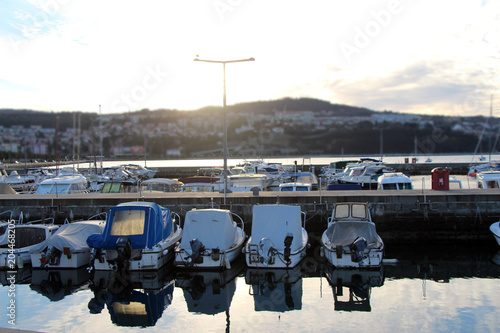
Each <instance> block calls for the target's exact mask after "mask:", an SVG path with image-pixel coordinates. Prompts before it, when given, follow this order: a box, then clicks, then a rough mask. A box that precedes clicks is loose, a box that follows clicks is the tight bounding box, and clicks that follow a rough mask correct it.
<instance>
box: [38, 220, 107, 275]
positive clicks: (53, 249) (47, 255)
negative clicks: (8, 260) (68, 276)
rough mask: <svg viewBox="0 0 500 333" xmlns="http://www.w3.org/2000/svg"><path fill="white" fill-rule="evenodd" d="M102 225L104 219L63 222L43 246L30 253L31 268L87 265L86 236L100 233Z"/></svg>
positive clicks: (88, 256) (88, 254)
mask: <svg viewBox="0 0 500 333" xmlns="http://www.w3.org/2000/svg"><path fill="white" fill-rule="evenodd" d="M104 225H105V220H88V221H78V222H72V223H66V224H63V225H62V226H60V227H59V229H58V230H57V231H56V233H55V234H54V235H53V236H52V237H51V238H50V239H49V240H48V241H47V243H46V247H45V248H43V249H41V250H37V251H33V252H32V253H31V255H30V257H31V267H32V268H33V269H36V268H43V269H61V268H73V269H75V268H80V267H83V266H86V265H88V264H89V261H90V247H89V246H88V245H87V238H88V236H90V235H92V234H101V233H102V231H103V230H104Z"/></svg>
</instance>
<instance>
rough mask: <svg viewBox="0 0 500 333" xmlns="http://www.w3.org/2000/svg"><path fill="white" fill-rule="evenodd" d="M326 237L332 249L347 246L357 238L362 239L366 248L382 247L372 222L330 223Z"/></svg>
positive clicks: (380, 239)
mask: <svg viewBox="0 0 500 333" xmlns="http://www.w3.org/2000/svg"><path fill="white" fill-rule="evenodd" d="M326 236H327V237H328V239H329V240H330V242H331V243H332V245H333V247H335V246H337V245H342V246H349V245H351V244H352V242H354V240H355V239H356V238H357V237H364V238H365V239H366V241H367V243H368V248H379V247H381V246H382V245H383V242H382V238H380V236H379V235H378V234H377V231H376V229H375V223H373V222H360V221H357V222H349V221H342V222H336V223H332V224H331V225H330V227H328V229H327V230H326Z"/></svg>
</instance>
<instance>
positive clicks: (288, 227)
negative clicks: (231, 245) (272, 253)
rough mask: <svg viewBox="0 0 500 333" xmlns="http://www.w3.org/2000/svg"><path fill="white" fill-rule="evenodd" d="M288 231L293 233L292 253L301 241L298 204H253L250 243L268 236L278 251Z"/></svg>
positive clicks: (300, 216)
mask: <svg viewBox="0 0 500 333" xmlns="http://www.w3.org/2000/svg"><path fill="white" fill-rule="evenodd" d="M288 233H291V234H292V235H293V240H292V245H291V247H290V249H291V251H292V253H293V252H296V251H297V250H300V249H301V248H302V246H303V242H302V214H301V211H300V207H299V206H287V205H255V206H253V218H252V243H254V244H258V243H259V241H260V240H261V239H262V238H269V239H270V240H271V242H272V243H273V245H274V248H275V249H276V250H278V251H283V250H284V248H285V245H284V241H285V237H286V235H287V234H288Z"/></svg>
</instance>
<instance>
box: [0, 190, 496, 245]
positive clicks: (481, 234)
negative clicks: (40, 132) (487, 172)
mask: <svg viewBox="0 0 500 333" xmlns="http://www.w3.org/2000/svg"><path fill="white" fill-rule="evenodd" d="M136 200H141V201H150V202H156V203H158V204H160V205H162V206H165V207H168V208H170V209H171V210H172V211H173V212H176V213H178V214H179V215H180V216H181V218H183V217H184V215H185V213H186V212H187V211H189V210H191V209H193V208H210V207H215V208H227V209H230V210H231V211H233V212H234V213H236V214H238V215H240V216H241V217H242V218H243V219H244V221H245V222H246V224H245V229H247V230H246V231H247V232H248V233H250V230H251V229H250V226H251V219H252V206H253V205H259V204H276V203H280V204H287V205H300V206H301V208H302V210H303V211H304V212H306V214H307V215H306V219H307V222H306V229H307V230H308V231H309V232H310V233H311V234H313V235H314V236H313V237H317V236H318V235H320V234H321V232H322V231H323V230H325V229H326V226H327V218H328V217H329V216H330V215H331V213H332V208H333V204H334V203H335V202H345V201H356V202H368V203H369V204H370V207H371V213H372V218H373V221H374V222H375V223H376V225H377V230H378V232H379V233H380V235H381V236H382V238H383V239H384V240H393V241H397V240H401V241H406V240H479V239H485V240H487V241H494V240H493V236H492V235H491V233H490V231H489V226H490V224H491V223H493V222H495V221H498V220H500V191H499V190H498V189H490V190H485V189H462V190H450V191H434V190H425V191H422V190H405V191H312V192H272V191H270V192H259V193H255V194H254V193H253V192H237V193H229V194H227V195H226V198H225V200H224V194H221V193H213V192H206V193H178V192H173V193H149V192H140V193H120V194H101V193H96V194H66V195H35V194H32V195H0V213H1V212H4V211H8V210H10V211H12V212H13V217H14V218H15V219H17V218H18V216H19V214H20V213H21V212H22V214H23V218H24V221H29V220H35V219H40V218H48V217H54V218H55V219H56V222H57V223H63V221H64V220H65V219H68V220H70V221H75V220H80V219H87V218H88V217H90V216H91V215H94V214H96V213H99V212H107V210H108V209H109V208H110V207H112V206H115V205H117V204H119V203H122V202H128V201H136ZM224 202H225V203H226V204H224ZM0 218H2V219H5V218H6V215H2V216H0Z"/></svg>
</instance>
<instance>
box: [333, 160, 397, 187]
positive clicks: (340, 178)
mask: <svg viewBox="0 0 500 333" xmlns="http://www.w3.org/2000/svg"><path fill="white" fill-rule="evenodd" d="M387 172H394V169H393V168H391V167H388V166H386V165H385V164H384V163H383V162H382V161H379V160H373V159H361V160H360V161H359V162H358V163H355V164H348V165H346V167H345V169H344V172H342V173H339V174H336V175H335V176H334V177H331V178H330V183H339V184H359V185H360V186H361V188H362V189H375V188H377V186H378V182H377V179H378V177H380V176H381V175H382V174H384V173H387Z"/></svg>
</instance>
